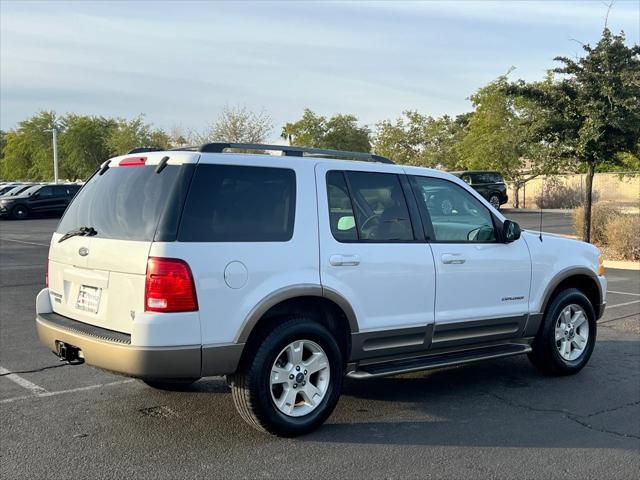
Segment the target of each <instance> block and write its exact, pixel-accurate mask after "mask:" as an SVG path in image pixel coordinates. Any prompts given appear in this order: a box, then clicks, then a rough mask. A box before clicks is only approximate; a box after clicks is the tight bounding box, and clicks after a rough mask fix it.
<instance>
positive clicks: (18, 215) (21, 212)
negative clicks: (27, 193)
mask: <svg viewBox="0 0 640 480" xmlns="http://www.w3.org/2000/svg"><path fill="white" fill-rule="evenodd" d="M28 217H29V209H28V208H27V207H25V206H24V205H16V206H15V207H13V208H12V209H11V218H13V219H14V220H24V219H25V218H28Z"/></svg>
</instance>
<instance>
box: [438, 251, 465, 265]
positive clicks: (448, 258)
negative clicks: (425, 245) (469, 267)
mask: <svg viewBox="0 0 640 480" xmlns="http://www.w3.org/2000/svg"><path fill="white" fill-rule="evenodd" d="M441 259H442V263H447V264H455V265H459V264H461V263H464V262H466V261H467V259H466V258H464V257H463V256H462V254H460V253H443V254H442V257H441Z"/></svg>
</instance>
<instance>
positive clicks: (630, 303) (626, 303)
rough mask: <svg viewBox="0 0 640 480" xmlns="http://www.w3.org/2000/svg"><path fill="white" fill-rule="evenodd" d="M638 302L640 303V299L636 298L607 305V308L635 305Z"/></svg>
mask: <svg viewBox="0 0 640 480" xmlns="http://www.w3.org/2000/svg"><path fill="white" fill-rule="evenodd" d="M636 303H640V300H634V301H632V302H625V303H618V304H616V305H607V307H606V309H607V310H609V309H610V308H616V307H626V306H627V305H633V304H636Z"/></svg>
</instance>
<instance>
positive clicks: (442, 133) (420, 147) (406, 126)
mask: <svg viewBox="0 0 640 480" xmlns="http://www.w3.org/2000/svg"><path fill="white" fill-rule="evenodd" d="M402 115H403V116H402V117H399V118H397V119H396V120H395V121H393V122H392V121H391V120H384V121H382V122H380V123H378V125H377V133H376V138H375V143H374V151H375V152H376V153H377V154H379V155H384V156H386V157H389V158H391V159H393V160H394V161H395V162H396V163H401V164H408V165H420V166H424V167H438V168H446V169H455V168H458V164H459V157H458V154H457V150H456V145H457V144H458V143H459V142H460V141H461V139H462V138H463V137H464V135H465V127H466V125H467V124H468V122H469V119H470V118H471V114H469V113H466V114H463V115H458V116H457V117H456V118H455V119H452V118H451V117H449V116H448V115H445V116H443V117H440V118H433V117H429V116H426V115H421V114H420V113H418V112H416V111H413V110H406V111H404V112H402Z"/></svg>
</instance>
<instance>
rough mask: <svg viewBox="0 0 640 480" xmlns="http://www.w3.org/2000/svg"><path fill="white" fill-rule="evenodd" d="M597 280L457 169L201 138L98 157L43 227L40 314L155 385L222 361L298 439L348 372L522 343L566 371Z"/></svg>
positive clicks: (92, 352) (601, 287)
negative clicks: (46, 230)
mask: <svg viewBox="0 0 640 480" xmlns="http://www.w3.org/2000/svg"><path fill="white" fill-rule="evenodd" d="M229 149H233V150H235V151H238V149H240V150H241V151H247V150H258V151H262V153H261V154H247V153H228V152H227V150H229ZM269 150H274V151H276V150H279V151H281V152H282V153H283V155H268V154H265V153H264V151H269ZM358 160H368V161H358ZM605 292H606V279H605V276H604V269H603V267H602V260H601V258H600V256H599V252H598V250H597V249H596V248H595V247H593V246H592V245H589V244H587V243H583V242H579V241H573V240H568V239H565V238H561V237H557V236H554V235H549V234H544V235H539V234H538V233H537V232H536V233H530V232H523V233H522V235H521V232H520V228H519V227H518V225H517V224H515V223H513V222H511V221H509V220H506V219H505V218H504V217H503V216H502V215H501V214H500V213H499V212H498V211H497V210H495V209H494V208H492V207H491V205H490V204H489V203H488V202H487V201H486V200H484V199H483V198H482V197H481V196H480V195H479V194H478V193H477V192H475V191H474V190H473V189H471V188H470V187H469V186H468V185H467V184H465V183H464V182H463V181H462V180H460V179H458V178H457V177H455V176H453V175H449V174H447V173H443V172H440V171H437V170H429V169H425V168H417V167H408V166H400V165H394V164H393V163H392V162H391V161H389V160H388V159H386V158H383V157H379V156H376V155H369V154H363V153H354V152H338V151H330V150H317V149H306V148H296V147H283V146H273V145H243V144H220V143H215V144H207V145H204V146H202V147H200V148H194V149H183V150H176V151H163V152H152V151H148V152H145V151H142V152H140V151H138V152H137V153H135V154H130V155H125V156H121V157H116V158H113V159H111V160H109V161H107V162H105V163H104V164H103V165H102V166H101V168H100V169H99V170H98V171H97V172H96V173H95V174H94V175H93V176H92V177H91V179H90V180H89V181H88V182H87V183H86V185H85V186H84V187H83V188H82V190H81V191H80V192H79V193H78V194H77V196H76V197H75V199H74V200H73V202H72V203H71V205H70V206H69V208H68V209H67V211H66V213H65V215H64V217H63V218H62V220H61V221H60V224H59V225H58V228H57V231H56V233H55V234H54V235H53V238H52V240H51V247H50V250H49V261H48V284H47V288H45V289H44V290H42V291H41V292H40V294H39V295H38V297H37V300H36V306H37V320H36V322H37V329H38V334H39V336H40V339H41V341H42V342H43V343H44V344H45V345H46V346H47V347H49V348H50V349H51V350H53V351H55V352H56V353H57V354H58V355H59V356H60V357H61V358H63V359H65V360H68V361H76V362H82V361H86V362H87V363H88V364H90V365H93V366H96V367H99V368H103V369H106V370H110V371H113V372H117V373H121V374H124V375H128V376H133V377H138V378H141V379H143V380H144V381H145V382H147V383H149V384H151V385H154V386H163V385H165V384H171V383H174V382H182V383H189V382H193V381H195V380H197V379H198V378H200V377H204V376H211V375H226V376H227V381H228V383H229V385H230V387H231V390H232V392H233V400H234V402H235V405H236V407H237V409H238V411H239V412H240V415H241V416H242V417H243V418H244V419H245V420H246V421H247V422H249V423H250V424H251V425H253V426H254V427H256V428H258V429H261V430H266V431H269V432H271V433H274V434H277V435H283V436H293V435H298V434H302V433H305V432H308V431H310V430H312V429H314V428H316V427H318V426H319V425H320V424H322V422H323V421H324V420H325V419H326V418H327V417H328V416H329V415H330V413H331V411H332V410H333V408H334V407H335V405H336V403H337V401H338V397H339V395H340V389H341V385H342V380H343V377H344V375H345V374H346V375H347V376H349V377H352V378H370V377H377V376H382V375H392V374H398V373H403V372H411V371H417V370H424V369H429V368H437V367H442V366H444V365H452V364H461V363H467V362H472V361H477V360H483V359H488V358H497V357H506V356H510V355H516V354H521V353H528V354H529V358H530V359H531V361H532V362H533V363H534V364H535V365H536V366H537V367H539V368H540V369H541V370H542V371H544V372H546V373H550V374H559V375H566V374H572V373H576V372H578V371H579V370H580V369H581V368H582V367H584V365H585V364H586V363H587V361H588V360H589V357H590V356H591V352H592V351H593V347H594V343H595V338H596V319H598V318H599V317H600V316H601V315H602V312H603V310H604V305H605Z"/></svg>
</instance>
